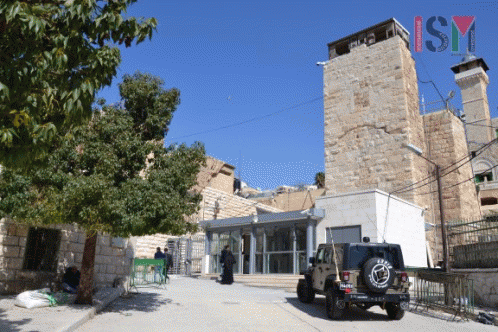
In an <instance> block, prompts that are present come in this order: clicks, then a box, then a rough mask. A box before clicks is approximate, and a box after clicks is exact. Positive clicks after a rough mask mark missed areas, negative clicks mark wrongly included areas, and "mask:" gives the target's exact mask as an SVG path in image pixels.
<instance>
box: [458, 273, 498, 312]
mask: <svg viewBox="0 0 498 332" xmlns="http://www.w3.org/2000/svg"><path fill="white" fill-rule="evenodd" d="M452 272H454V273H458V274H463V275H465V276H466V277H467V278H469V279H471V280H473V281H474V301H475V303H476V304H478V305H482V306H486V307H490V308H494V309H498V269H453V270H452Z"/></svg>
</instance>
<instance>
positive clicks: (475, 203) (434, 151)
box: [424, 110, 481, 223]
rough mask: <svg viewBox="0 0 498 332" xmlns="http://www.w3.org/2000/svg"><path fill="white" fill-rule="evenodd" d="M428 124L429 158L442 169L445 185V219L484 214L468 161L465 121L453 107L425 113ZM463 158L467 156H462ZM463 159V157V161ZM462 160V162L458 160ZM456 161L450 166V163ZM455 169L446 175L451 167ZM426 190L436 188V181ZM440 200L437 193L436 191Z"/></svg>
mask: <svg viewBox="0 0 498 332" xmlns="http://www.w3.org/2000/svg"><path fill="white" fill-rule="evenodd" d="M424 124H425V128H426V135H427V151H428V156H429V159H430V160H432V161H434V162H435V163H436V164H438V165H439V166H440V167H441V168H442V169H444V168H447V170H446V171H442V172H441V173H442V174H441V175H442V177H441V185H442V188H443V206H444V214H445V219H446V220H447V221H451V220H470V219H479V218H481V214H480V205H479V200H478V197H477V191H476V186H475V184H474V181H472V180H471V181H465V180H468V179H472V177H473V172H472V167H471V164H470V163H468V160H469V159H468V158H465V157H466V156H469V150H468V148H467V144H466V139H465V128H464V126H463V123H462V122H461V121H460V119H458V118H457V117H456V116H454V115H453V114H452V113H451V112H450V111H447V110H442V111H439V112H435V113H431V114H427V115H424ZM462 158H465V159H463V160H462ZM460 160H461V161H460ZM458 161H460V162H458ZM451 165H454V166H452V167H450V168H448V167H449V166H451ZM453 169H455V171H453V172H451V173H449V174H447V175H445V173H448V172H449V171H451V170H453ZM429 188H431V189H433V190H426V191H427V192H429V191H436V190H437V187H436V182H434V185H433V186H431V187H429V186H427V189H429ZM432 196H433V198H432V199H433V201H434V202H436V203H437V193H434V194H432ZM439 220H440V218H439V209H437V208H436V209H435V221H436V222H437V223H439Z"/></svg>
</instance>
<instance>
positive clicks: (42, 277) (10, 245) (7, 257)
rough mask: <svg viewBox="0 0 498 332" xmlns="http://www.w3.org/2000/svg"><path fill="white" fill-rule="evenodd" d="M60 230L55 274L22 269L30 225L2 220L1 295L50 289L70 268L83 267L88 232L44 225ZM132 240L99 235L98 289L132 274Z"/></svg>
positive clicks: (0, 236) (96, 261)
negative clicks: (74, 266)
mask: <svg viewBox="0 0 498 332" xmlns="http://www.w3.org/2000/svg"><path fill="white" fill-rule="evenodd" d="M41 228H47V229H58V230H60V231H61V240H60V247H59V250H58V251H57V258H56V261H57V263H56V264H57V268H56V270H55V271H29V270H25V269H23V265H24V261H25V259H26V257H25V255H26V244H27V238H28V232H29V226H26V225H22V224H19V223H15V222H13V221H11V220H7V219H5V218H4V219H1V220H0V253H1V256H0V293H3V294H7V293H19V292H21V291H24V290H26V289H37V288H42V287H49V286H50V284H51V283H52V282H54V281H55V280H57V277H58V276H60V275H61V274H62V273H63V271H64V270H65V269H66V268H67V267H68V266H71V265H76V267H77V268H78V269H80V268H81V261H82V258H83V249H84V247H85V233H84V232H82V231H79V230H78V229H77V228H76V227H74V226H70V225H53V226H43V227H41ZM132 242H133V241H130V240H128V239H120V238H112V237H110V236H108V235H99V236H98V238H97V247H96V256H95V279H94V280H95V284H96V286H104V285H111V284H112V283H113V281H114V280H115V278H117V277H120V278H125V277H127V276H129V274H130V266H131V259H132V258H133V256H134V248H133V243H132Z"/></svg>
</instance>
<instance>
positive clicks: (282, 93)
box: [99, 0, 498, 189]
mask: <svg viewBox="0 0 498 332" xmlns="http://www.w3.org/2000/svg"><path fill="white" fill-rule="evenodd" d="M128 14H129V15H132V16H144V17H156V18H157V20H158V24H159V26H158V31H157V32H156V33H155V34H154V36H153V38H152V40H151V41H146V42H144V43H142V44H140V45H138V46H133V47H131V48H128V49H126V48H123V49H122V53H121V55H122V63H121V66H120V68H119V71H118V76H117V77H116V78H115V79H114V82H113V84H112V86H111V87H108V88H105V89H104V90H102V91H101V92H100V93H99V97H103V98H105V99H106V100H107V102H108V103H113V102H117V101H119V100H120V97H119V91H118V88H117V84H118V83H119V82H120V81H121V78H122V76H123V75H124V74H126V73H129V74H132V73H134V72H135V71H137V70H138V71H142V72H148V73H151V74H153V75H156V76H159V77H161V78H162V79H163V80H164V81H165V87H166V88H169V87H176V88H178V89H179V90H180V92H181V104H180V106H179V108H178V110H177V112H176V113H175V115H174V118H173V121H172V123H171V127H170V131H169V134H168V136H167V137H166V144H170V143H172V142H185V143H187V144H189V145H190V144H192V143H193V142H194V141H201V142H203V143H204V144H205V147H206V151H207V153H208V154H209V155H211V156H214V157H216V158H218V159H221V160H224V161H226V162H228V163H230V164H232V165H234V166H235V167H236V174H237V175H238V174H239V173H240V175H241V178H242V180H244V181H246V182H248V183H249V184H250V185H251V186H253V187H259V188H261V189H268V188H274V187H276V186H279V185H296V184H299V183H313V181H314V176H315V174H316V173H317V172H319V171H323V170H324V151H323V100H322V99H321V97H322V95H323V85H322V84H323V71H322V68H321V67H317V66H316V62H317V61H325V60H327V53H328V50H327V43H329V42H332V41H335V40H337V39H340V38H342V37H345V36H347V35H349V34H351V33H354V32H357V31H359V30H361V29H364V28H366V27H369V26H371V25H374V24H376V23H379V22H381V21H384V20H386V19H388V18H391V17H394V18H396V19H397V20H398V21H399V22H400V23H401V24H402V25H403V26H404V27H405V28H406V29H407V30H408V31H409V32H410V34H411V39H412V40H411V42H412V45H413V34H414V27H413V26H414V17H415V16H422V17H423V18H424V24H425V20H426V19H428V18H429V17H431V16H443V17H445V18H446V19H447V20H448V21H449V22H450V24H451V16H452V15H472V16H475V17H476V19H475V22H476V55H477V56H478V57H483V58H484V59H485V60H486V62H487V64H488V66H489V67H490V71H488V75H489V78H490V85H489V87H488V97H489V104H490V109H491V113H492V117H495V116H498V112H497V104H498V98H497V93H496V92H497V91H498V76H497V75H496V72H497V70H498V43H497V35H498V24H497V20H496V18H497V14H498V2H486V1H484V2H473V3H470V2H467V3H465V2H457V1H448V2H446V1H438V2H435V1H416V2H413V3H408V2H398V1H362V2H355V1H339V2H332V1H330V2H269V1H265V2H258V1H251V2H209V3H208V2H189V1H181V2H169V1H163V0H160V1H145V0H140V1H138V2H137V3H136V4H134V5H133V6H132V7H131V8H130V10H129V11H128ZM440 30H441V31H442V32H444V33H446V34H447V35H448V36H449V35H450V31H451V30H450V27H446V28H440ZM424 33H425V28H424ZM424 38H425V40H433V41H434V43H435V44H436V45H438V40H437V39H435V38H434V37H432V36H428V35H427V34H426V33H425V35H424ZM463 45H465V43H464V44H463ZM464 47H465V46H464ZM413 54H414V58H415V61H416V63H417V71H418V74H419V78H420V79H421V80H425V81H427V80H430V79H432V80H434V82H435V83H436V85H437V87H438V88H439V89H440V91H441V93H442V94H443V96H445V97H446V96H447V94H448V92H449V91H450V90H455V91H456V92H457V93H456V96H455V98H454V100H453V103H454V104H455V105H456V106H458V107H461V103H460V93H459V90H458V87H457V86H456V84H455V83H454V79H453V73H452V72H451V71H450V67H451V66H452V65H453V64H455V63H458V62H459V61H460V59H461V56H453V55H452V54H451V51H450V50H449V49H448V50H446V51H444V52H440V53H432V52H429V51H428V50H427V49H426V48H424V50H423V51H422V52H421V53H413ZM419 91H420V94H423V95H424V98H425V100H426V101H431V100H437V99H438V97H437V94H436V93H435V91H434V89H433V87H432V86H430V85H429V84H420V85H419ZM272 113H276V114H274V115H271V116H267V117H264V116H265V115H267V114H272ZM259 117H264V118H262V119H260V120H258V121H252V122H247V123H244V124H242V125H238V126H232V127H229V128H226V129H221V130H214V129H216V128H220V127H224V126H230V125H232V124H237V123H240V122H243V121H246V120H249V119H253V118H259ZM211 130H214V131H211ZM205 131H210V132H205Z"/></svg>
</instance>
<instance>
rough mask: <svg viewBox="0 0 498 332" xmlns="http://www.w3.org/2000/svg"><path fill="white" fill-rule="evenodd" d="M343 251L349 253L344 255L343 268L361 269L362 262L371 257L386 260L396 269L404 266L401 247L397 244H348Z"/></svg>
mask: <svg viewBox="0 0 498 332" xmlns="http://www.w3.org/2000/svg"><path fill="white" fill-rule="evenodd" d="M344 249H346V248H344ZM344 252H345V253H346V252H348V253H349V254H347V255H346V254H345V255H344V268H346V269H361V268H362V266H363V264H365V262H366V261H367V260H369V259H370V258H373V257H380V258H384V259H386V260H388V261H389V262H390V263H391V264H392V265H393V268H394V269H396V270H401V269H404V268H405V265H404V263H403V256H402V255H401V249H400V247H399V246H397V245H396V246H394V245H366V244H349V250H344Z"/></svg>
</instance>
